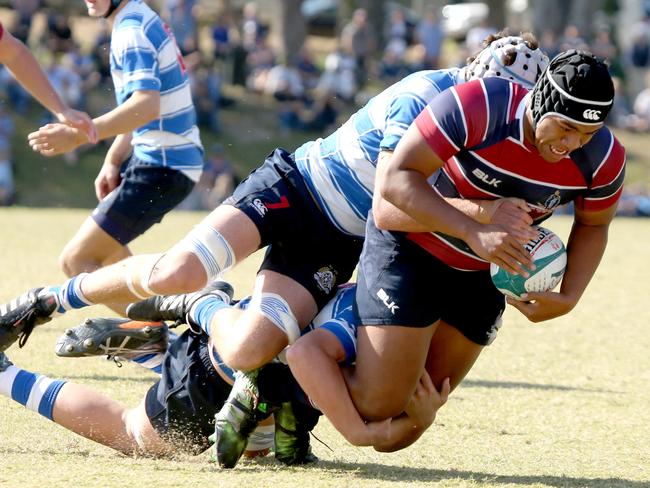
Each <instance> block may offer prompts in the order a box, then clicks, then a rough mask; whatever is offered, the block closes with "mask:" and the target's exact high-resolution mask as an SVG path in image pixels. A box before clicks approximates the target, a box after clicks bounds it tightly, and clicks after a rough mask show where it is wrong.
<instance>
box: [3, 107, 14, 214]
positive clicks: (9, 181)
mask: <svg viewBox="0 0 650 488" xmlns="http://www.w3.org/2000/svg"><path fill="white" fill-rule="evenodd" d="M13 133H14V123H13V121H12V120H11V117H9V115H7V114H6V112H5V110H4V104H0V205H1V206H6V205H11V204H12V203H13V199H14V191H15V190H14V177H13V167H12V162H11V136H12V135H13Z"/></svg>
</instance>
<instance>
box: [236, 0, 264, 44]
mask: <svg viewBox="0 0 650 488" xmlns="http://www.w3.org/2000/svg"><path fill="white" fill-rule="evenodd" d="M241 35H242V46H243V47H244V50H245V51H249V52H250V51H253V50H255V49H256V48H257V41H258V39H259V38H260V37H262V36H264V35H265V34H264V33H263V32H262V26H261V24H260V21H259V18H258V17H257V3H255V2H248V3H247V4H246V5H244V9H243V11H242V27H241Z"/></svg>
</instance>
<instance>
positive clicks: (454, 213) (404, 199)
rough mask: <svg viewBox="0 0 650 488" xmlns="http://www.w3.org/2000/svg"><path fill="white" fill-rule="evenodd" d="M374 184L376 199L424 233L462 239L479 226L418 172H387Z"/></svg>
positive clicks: (401, 170)
mask: <svg viewBox="0 0 650 488" xmlns="http://www.w3.org/2000/svg"><path fill="white" fill-rule="evenodd" d="M377 185H378V188H377V190H376V191H378V192H379V196H381V197H382V198H383V199H384V200H386V201H387V202H389V203H390V204H392V205H393V206H395V207H396V208H397V209H400V210H401V211H403V212H404V214H406V215H407V216H409V217H410V218H411V219H413V220H414V221H415V222H417V223H418V224H419V225H420V226H421V228H423V229H424V231H425V232H431V231H439V232H443V233H445V234H448V235H451V236H454V237H458V238H460V239H464V238H465V236H467V235H468V234H469V233H470V232H473V231H475V229H476V227H477V225H479V224H478V222H476V221H475V220H473V219H472V218H471V217H469V216H467V215H465V214H464V213H463V212H461V211H460V210H459V209H457V208H455V207H454V206H452V205H450V204H449V203H448V202H447V201H445V199H443V198H442V197H440V196H439V195H438V194H437V193H436V192H435V190H434V189H433V188H431V186H430V185H429V183H428V182H427V180H426V178H425V177H424V175H422V174H421V173H419V172H418V171H415V170H404V169H400V170H391V171H388V172H386V176H385V177H384V178H382V180H381V181H378V182H377ZM456 200H458V199H456ZM468 205H469V204H468Z"/></svg>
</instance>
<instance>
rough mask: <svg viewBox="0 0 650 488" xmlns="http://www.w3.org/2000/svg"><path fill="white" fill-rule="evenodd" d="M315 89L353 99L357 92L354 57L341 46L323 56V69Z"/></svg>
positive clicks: (348, 100)
mask: <svg viewBox="0 0 650 488" xmlns="http://www.w3.org/2000/svg"><path fill="white" fill-rule="evenodd" d="M316 90H320V91H321V92H327V93H332V94H334V95H335V96H337V97H339V98H341V99H343V100H344V101H346V102H351V101H353V100H354V95H355V94H356V92H357V83H356V64H355V61H354V58H353V57H352V56H351V55H350V54H348V53H346V52H345V51H344V50H343V49H342V47H341V46H339V48H338V49H337V50H336V51H334V52H333V53H330V54H328V55H327V57H326V58H325V70H324V71H323V74H322V75H321V77H320V79H319V80H318V85H317V86H316Z"/></svg>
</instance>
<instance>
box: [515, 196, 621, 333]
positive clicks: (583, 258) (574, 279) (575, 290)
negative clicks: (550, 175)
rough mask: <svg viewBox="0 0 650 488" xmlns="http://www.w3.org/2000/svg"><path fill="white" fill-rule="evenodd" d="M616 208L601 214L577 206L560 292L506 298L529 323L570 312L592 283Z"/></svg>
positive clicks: (602, 211) (612, 207) (600, 212)
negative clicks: (515, 298) (521, 298)
mask: <svg viewBox="0 0 650 488" xmlns="http://www.w3.org/2000/svg"><path fill="white" fill-rule="evenodd" d="M615 213H616V205H612V206H611V207H609V208H606V209H604V210H600V211H596V212H594V211H591V212H588V211H584V210H582V209H580V208H578V206H577V205H576V208H575V218H574V222H573V227H572V228H571V234H570V235H569V240H568V242H567V266H566V272H565V274H564V277H563V278H562V286H561V287H560V292H559V293H555V292H545V293H532V292H531V293H527V294H526V296H525V297H524V299H525V300H526V301H517V300H511V299H508V303H510V305H512V306H514V307H515V308H517V309H518V310H519V311H520V312H521V313H523V314H524V315H525V316H526V317H527V318H528V320H530V321H531V322H541V321H544V320H550V319H553V318H555V317H559V316H561V315H564V314H567V313H569V312H570V311H571V310H572V309H573V308H574V307H575V306H576V304H577V303H578V301H579V300H580V297H581V296H582V294H583V293H584V291H585V289H586V288H587V285H588V284H589V282H590V281H591V278H592V277H593V275H594V273H595V272H596V269H597V268H598V265H599V264H600V260H601V259H602V257H603V254H604V253H605V248H606V247H607V235H608V231H609V224H610V223H611V221H612V219H613V218H614V215H615Z"/></svg>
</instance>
